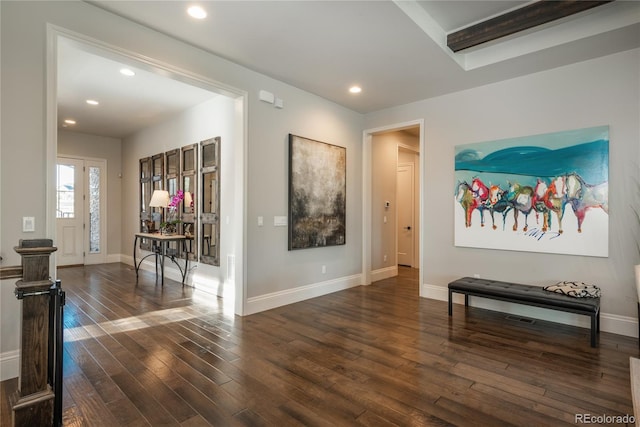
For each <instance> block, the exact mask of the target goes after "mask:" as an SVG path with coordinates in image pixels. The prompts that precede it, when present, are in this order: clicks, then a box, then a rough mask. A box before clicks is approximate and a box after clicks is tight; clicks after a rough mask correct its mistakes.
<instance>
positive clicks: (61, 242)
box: [54, 157, 84, 266]
mask: <svg viewBox="0 0 640 427" xmlns="http://www.w3.org/2000/svg"><path fill="white" fill-rule="evenodd" d="M83 168H84V161H83V160H82V159H73V158H65V157H58V162H57V165H56V181H57V182H56V242H54V244H55V245H56V246H57V247H58V250H57V251H56V252H55V254H56V263H57V265H58V266H64V265H76V264H84V244H83V241H84V237H83V235H84V201H83V198H84V179H83V178H84V171H83Z"/></svg>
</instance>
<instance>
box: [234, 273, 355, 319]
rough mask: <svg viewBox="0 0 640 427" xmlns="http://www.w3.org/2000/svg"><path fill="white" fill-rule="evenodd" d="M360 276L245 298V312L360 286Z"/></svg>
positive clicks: (257, 310) (250, 312)
mask: <svg viewBox="0 0 640 427" xmlns="http://www.w3.org/2000/svg"><path fill="white" fill-rule="evenodd" d="M361 281H362V278H361V276H360V274H354V275H353V276H346V277H339V278H337V279H332V280H327V281H324V282H318V283H312V284H310V285H306V286H300V287H297V288H294V289H287V290H284V291H278V292H273V293H270V294H266V295H260V296H257V297H251V298H247V305H246V312H245V314H254V313H259V312H261V311H265V310H270V309H272V308H276V307H281V306H283V305H288V304H293V303H296V302H300V301H304V300H307V299H310V298H315V297H319V296H322V295H327V294H330V293H333V292H337V291H342V290H345V289H349V288H353V287H355V286H360V282H361Z"/></svg>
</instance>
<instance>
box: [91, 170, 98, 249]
mask: <svg viewBox="0 0 640 427" xmlns="http://www.w3.org/2000/svg"><path fill="white" fill-rule="evenodd" d="M89 253H92V254H95V253H100V168H97V167H93V166H90V167H89Z"/></svg>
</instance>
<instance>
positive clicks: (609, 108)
mask: <svg viewBox="0 0 640 427" xmlns="http://www.w3.org/2000/svg"><path fill="white" fill-rule="evenodd" d="M639 77H640V51H638V50H632V51H626V52H622V53H618V54H614V55H610V56H607V57H603V58H599V59H594V60H591V61H586V62H583V63H578V64H574V65H569V66H565V67H561V68H557V69H554V70H549V71H545V72H540V73H536V74H532V75H528V76H525V77H521V78H516V79H512V80H507V81H503V82H499V83H495V84H491V85H487V86H483V87H479V88H475V89H470V90H465V91H461V92H457V93H453V94H449V95H445V96H441V97H437V98H432V99H428V100H424V101H420V102H416V103H412V104H408V105H404V106H399V107H396V108H392V109H388V110H384V111H379V112H376V113H373V114H369V115H368V116H367V118H366V126H367V128H376V127H382V126H389V125H391V124H394V123H402V122H406V121H408V120H415V119H418V118H424V120H425V143H424V144H425V147H424V152H423V153H422V154H421V159H422V165H421V167H423V168H424V172H425V174H424V182H422V187H423V193H422V195H423V197H424V199H425V200H426V201H427V202H426V203H425V206H428V208H427V209H425V212H424V218H423V220H424V230H423V238H424V243H425V247H424V253H423V255H422V257H423V264H424V271H423V274H424V283H423V284H422V286H423V289H422V294H423V295H429V296H432V297H435V298H442V299H444V298H446V285H447V284H448V283H449V282H450V281H452V280H454V279H456V278H458V277H461V276H468V275H473V274H476V273H477V274H480V275H481V276H482V277H487V278H493V279H497V280H507V281H517V282H521V283H530V284H537V285H547V284H551V283H555V281H558V280H582V281H586V282H591V283H595V284H597V285H599V286H601V287H602V290H603V297H602V312H603V313H605V316H604V319H603V324H602V327H603V329H604V330H607V329H609V330H612V329H614V328H615V329H616V330H617V331H618V332H620V333H626V334H629V335H633V334H636V335H637V330H636V326H635V324H634V322H635V319H636V301H637V297H636V293H635V288H634V279H633V265H634V264H637V263H638V262H639V261H640V257H639V255H638V249H637V247H636V242H637V238H638V237H637V236H638V234H637V232H634V230H637V219H635V218H634V217H633V211H632V209H631V206H630V204H631V200H637V196H636V194H637V193H638V187H637V185H638V184H637V183H638V182H639V168H638V165H639V164H640V162H639V160H640V159H639V145H640V143H639V141H640V129H639V125H638V123H639V117H640V106H639V104H640V88H639V86H640V85H639V80H640V79H639ZM597 125H609V126H610V145H609V150H610V164H609V178H610V181H609V184H610V185H609V191H610V194H609V201H610V215H609V236H610V241H609V257H608V258H594V257H580V256H571V255H550V254H542V253H528V252H527V253H523V252H511V251H503V250H483V249H472V248H458V247H455V246H454V244H453V226H454V224H453V207H454V203H453V188H454V168H453V155H454V147H455V146H456V145H458V144H466V143H472V142H481V141H488V140H495V139H501V138H507V137H516V136H526V135H535V134H541V133H548V132H556V131H562V130H569V129H579V128H586V127H591V126H597ZM551 316H553V317H554V318H556V319H558V318H560V317H561V316H560V314H555V313H552V314H551ZM582 317H584V316H582ZM614 323H615V327H614V326H613V324H614Z"/></svg>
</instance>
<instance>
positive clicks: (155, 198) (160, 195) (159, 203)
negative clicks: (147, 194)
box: [149, 190, 169, 208]
mask: <svg viewBox="0 0 640 427" xmlns="http://www.w3.org/2000/svg"><path fill="white" fill-rule="evenodd" d="M149 206H150V207H152V208H166V207H167V206H169V192H168V191H166V190H154V191H153V194H152V195H151V201H150V202H149Z"/></svg>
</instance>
